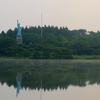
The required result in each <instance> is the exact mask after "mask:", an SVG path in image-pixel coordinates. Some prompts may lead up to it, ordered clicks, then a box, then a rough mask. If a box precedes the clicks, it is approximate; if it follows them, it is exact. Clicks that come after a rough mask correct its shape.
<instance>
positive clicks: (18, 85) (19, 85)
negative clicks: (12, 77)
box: [16, 73, 22, 96]
mask: <svg viewBox="0 0 100 100" xmlns="http://www.w3.org/2000/svg"><path fill="white" fill-rule="evenodd" d="M21 81H22V73H18V74H17V76H16V82H17V91H16V96H18V94H19V92H20V90H21Z"/></svg>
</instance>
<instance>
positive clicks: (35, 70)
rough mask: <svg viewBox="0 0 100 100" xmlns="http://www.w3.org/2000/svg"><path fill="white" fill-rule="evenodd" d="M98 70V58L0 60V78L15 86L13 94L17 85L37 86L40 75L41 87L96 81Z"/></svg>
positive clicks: (38, 87)
mask: <svg viewBox="0 0 100 100" xmlns="http://www.w3.org/2000/svg"><path fill="white" fill-rule="evenodd" d="M99 72H100V62H99V60H95V61H94V60H80V61H78V60H0V82H1V84H4V83H7V85H8V86H9V87H10V86H11V85H13V86H14V87H15V88H17V95H18V93H19V91H20V89H21V88H22V89H23V88H25V89H27V88H29V89H38V90H40V89H41V85H40V83H41V76H42V83H43V84H42V89H44V91H45V90H53V89H58V87H59V88H60V89H67V88H68V86H69V85H75V86H80V87H83V86H86V85H87V84H86V82H87V81H88V82H89V84H94V83H97V84H100V79H99V77H100V73H99ZM22 73H23V82H22V84H21V81H22ZM16 75H17V77H16ZM16 81H17V84H16Z"/></svg>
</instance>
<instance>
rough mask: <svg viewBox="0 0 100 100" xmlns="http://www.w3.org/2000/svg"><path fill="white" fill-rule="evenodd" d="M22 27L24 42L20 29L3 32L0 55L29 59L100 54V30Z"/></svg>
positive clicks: (0, 36) (0, 38)
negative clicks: (20, 40)
mask: <svg viewBox="0 0 100 100" xmlns="http://www.w3.org/2000/svg"><path fill="white" fill-rule="evenodd" d="M42 30H43V31H42V33H43V34H42V37H41V27H40V26H38V27H25V28H24V27H23V28H22V31H21V32H22V37H23V44H20V45H18V44H17V41H16V35H17V28H15V29H14V30H11V29H9V30H8V31H7V32H6V33H5V32H4V31H2V32H1V34H0V48H1V49H0V55H1V56H11V57H12V56H13V57H30V58H35V59H38V58H45V59H46V58H51V59H52V58H56V59H63V58H64V59H68V58H73V57H72V55H100V32H99V31H98V32H93V31H89V32H87V30H85V29H79V30H69V29H68V28H67V27H60V28H58V27H54V26H46V25H45V26H44V27H43V28H42Z"/></svg>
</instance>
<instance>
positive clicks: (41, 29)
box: [41, 13, 43, 41]
mask: <svg viewBox="0 0 100 100" xmlns="http://www.w3.org/2000/svg"><path fill="white" fill-rule="evenodd" d="M42 17H43V16H42V13H41V41H42V37H43V29H42V28H43V27H42V23H43V18H42Z"/></svg>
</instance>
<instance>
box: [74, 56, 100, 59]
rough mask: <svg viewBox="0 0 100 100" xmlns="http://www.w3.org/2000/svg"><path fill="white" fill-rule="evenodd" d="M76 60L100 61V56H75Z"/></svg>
mask: <svg viewBox="0 0 100 100" xmlns="http://www.w3.org/2000/svg"><path fill="white" fill-rule="evenodd" d="M73 57H74V59H100V55H73Z"/></svg>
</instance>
